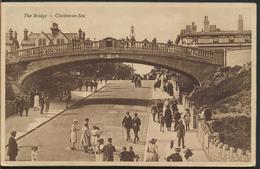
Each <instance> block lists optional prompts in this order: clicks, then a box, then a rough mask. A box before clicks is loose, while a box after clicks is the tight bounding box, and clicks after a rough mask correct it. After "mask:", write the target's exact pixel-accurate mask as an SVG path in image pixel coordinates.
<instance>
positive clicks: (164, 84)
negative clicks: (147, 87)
mask: <svg viewBox="0 0 260 169" xmlns="http://www.w3.org/2000/svg"><path fill="white" fill-rule="evenodd" d="M153 87H154V91H156V88H159V89H161V90H162V91H164V92H167V93H168V94H169V95H170V96H173V95H174V89H173V85H172V83H171V82H170V79H169V78H167V77H166V76H158V77H157V78H156V80H155V82H154V86H153Z"/></svg>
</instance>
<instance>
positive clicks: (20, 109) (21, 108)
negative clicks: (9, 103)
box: [18, 96, 25, 117]
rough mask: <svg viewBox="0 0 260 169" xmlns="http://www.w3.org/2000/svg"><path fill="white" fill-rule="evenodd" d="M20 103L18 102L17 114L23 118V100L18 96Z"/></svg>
mask: <svg viewBox="0 0 260 169" xmlns="http://www.w3.org/2000/svg"><path fill="white" fill-rule="evenodd" d="M19 100H20V101H19V102H18V112H19V114H20V116H21V117H22V116H23V109H24V102H25V100H24V98H23V97H22V96H20V99H19Z"/></svg>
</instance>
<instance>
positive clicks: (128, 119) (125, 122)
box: [122, 112, 132, 141]
mask: <svg viewBox="0 0 260 169" xmlns="http://www.w3.org/2000/svg"><path fill="white" fill-rule="evenodd" d="M122 126H123V127H124V128H125V130H126V141H128V140H130V130H131V128H132V117H131V116H130V115H129V112H126V116H125V117H124V119H123V121H122Z"/></svg>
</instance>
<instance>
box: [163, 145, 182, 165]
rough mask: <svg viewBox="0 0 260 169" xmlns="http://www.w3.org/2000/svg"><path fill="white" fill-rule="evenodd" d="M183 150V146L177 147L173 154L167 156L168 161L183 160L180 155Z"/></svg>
mask: <svg viewBox="0 0 260 169" xmlns="http://www.w3.org/2000/svg"><path fill="white" fill-rule="evenodd" d="M180 152H181V148H180V147H176V148H175V152H174V153H173V154H171V155H170V156H169V157H167V159H166V160H167V161H168V162H171V161H172V162H181V161H182V157H181V155H180Z"/></svg>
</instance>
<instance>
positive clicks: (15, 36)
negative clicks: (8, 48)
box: [14, 31, 17, 40]
mask: <svg viewBox="0 0 260 169" xmlns="http://www.w3.org/2000/svg"><path fill="white" fill-rule="evenodd" d="M14 39H16V40H17V32H16V31H15V32H14Z"/></svg>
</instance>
